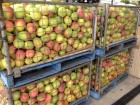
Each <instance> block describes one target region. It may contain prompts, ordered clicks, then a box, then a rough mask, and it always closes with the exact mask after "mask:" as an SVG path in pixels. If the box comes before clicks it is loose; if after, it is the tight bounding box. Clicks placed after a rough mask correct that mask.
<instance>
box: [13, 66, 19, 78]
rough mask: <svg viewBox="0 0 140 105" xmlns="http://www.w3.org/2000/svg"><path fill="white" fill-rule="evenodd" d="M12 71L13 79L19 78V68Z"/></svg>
mask: <svg viewBox="0 0 140 105" xmlns="http://www.w3.org/2000/svg"><path fill="white" fill-rule="evenodd" d="M13 71H14V77H15V78H18V77H21V71H20V67H16V68H14V69H13Z"/></svg>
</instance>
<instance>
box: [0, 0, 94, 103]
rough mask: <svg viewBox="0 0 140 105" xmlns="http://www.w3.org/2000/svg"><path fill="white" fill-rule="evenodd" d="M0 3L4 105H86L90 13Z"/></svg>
mask: <svg viewBox="0 0 140 105" xmlns="http://www.w3.org/2000/svg"><path fill="white" fill-rule="evenodd" d="M3 2H4V3H1V4H0V8H1V9H0V10H1V11H0V13H1V16H2V18H0V19H1V20H0V28H1V38H0V39H1V40H2V41H0V45H1V46H0V48H1V52H0V55H1V57H0V62H1V64H0V70H1V78H2V81H3V82H4V85H5V88H4V91H5V92H7V94H4V96H6V97H7V99H8V105H16V104H17V105H28V104H29V105H32V104H35V105H38V104H39V105H46V104H47V105H56V104H58V105H69V104H70V105H79V104H81V103H83V102H84V103H88V104H89V100H90V99H89V96H90V74H91V68H90V66H91V61H92V60H93V59H94V58H95V52H94V51H95V36H96V35H95V34H94V33H96V31H94V30H95V28H96V27H95V24H96V22H95V21H96V20H97V16H96V8H95V7H93V5H91V4H78V3H77V4H74V6H73V5H72V4H71V3H66V2H62V3H60V2H50V1H46V0H40V1H38V0H32V1H28V0H17V1H15V0H3ZM94 13H95V14H94ZM1 43H2V44H3V45H2V44H1ZM40 87H42V88H43V89H42V88H40ZM59 88H60V89H59ZM48 89H49V90H48ZM74 89H75V90H74ZM32 95H33V96H32ZM4 96H3V97H4ZM57 96H59V98H60V99H58V97H57ZM2 100H3V99H2Z"/></svg>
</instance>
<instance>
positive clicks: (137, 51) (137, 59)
mask: <svg viewBox="0 0 140 105" xmlns="http://www.w3.org/2000/svg"><path fill="white" fill-rule="evenodd" d="M129 74H131V75H133V76H134V77H137V78H140V36H138V41H137V46H136V47H135V48H133V49H132V50H131V53H130V65H129Z"/></svg>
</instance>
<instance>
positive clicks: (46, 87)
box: [44, 84, 53, 93]
mask: <svg viewBox="0 0 140 105" xmlns="http://www.w3.org/2000/svg"><path fill="white" fill-rule="evenodd" d="M52 90H53V86H52V85H50V84H48V85H46V86H45V90H44V91H45V93H51V91H52Z"/></svg>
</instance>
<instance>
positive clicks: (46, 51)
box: [0, 3, 94, 70]
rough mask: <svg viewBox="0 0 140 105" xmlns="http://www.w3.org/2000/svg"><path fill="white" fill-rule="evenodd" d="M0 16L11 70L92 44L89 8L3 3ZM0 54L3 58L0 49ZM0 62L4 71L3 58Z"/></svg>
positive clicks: (88, 46) (85, 47) (90, 12)
mask: <svg viewBox="0 0 140 105" xmlns="http://www.w3.org/2000/svg"><path fill="white" fill-rule="evenodd" d="M3 13H4V18H5V25H6V34H7V41H8V45H9V54H10V61H11V67H12V68H14V67H20V66H23V65H30V64H32V63H38V62H40V61H47V60H48V59H54V58H56V57H58V56H64V55H66V54H69V53H73V52H75V51H80V50H83V49H87V48H90V47H91V46H92V44H93V38H92V32H93V29H92V25H93V24H92V20H93V18H94V15H93V10H92V8H91V7H81V6H72V5H69V6H62V5H61V6H60V5H47V4H30V3H29V4H27V3H26V4H25V3H21V4H9V5H8V4H3ZM0 47H1V42H0ZM1 53H2V54H3V55H4V48H3V47H2V51H1ZM0 55H1V54H0ZM0 62H1V65H0V70H3V69H6V67H7V65H6V61H5V59H2V60H0Z"/></svg>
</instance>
